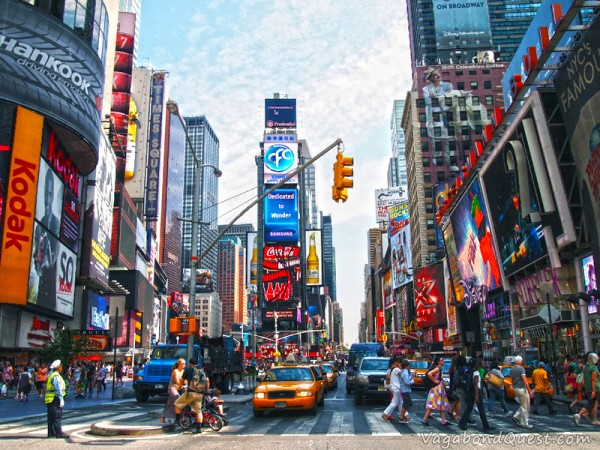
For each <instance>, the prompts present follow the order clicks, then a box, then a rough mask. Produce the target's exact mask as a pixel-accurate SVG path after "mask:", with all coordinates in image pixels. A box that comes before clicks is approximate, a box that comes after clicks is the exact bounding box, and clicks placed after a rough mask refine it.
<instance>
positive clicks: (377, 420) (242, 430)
mask: <svg viewBox="0 0 600 450" xmlns="http://www.w3.org/2000/svg"><path fill="white" fill-rule="evenodd" d="M249 408H251V406H250V405H247V406H245V407H240V408H232V409H231V410H230V413H229V425H228V426H226V427H223V428H222V429H221V430H220V431H219V432H218V433H219V434H226V435H238V436H243V435H249V436H261V435H277V436H295V437H298V436H310V435H330V436H348V435H373V436H398V435H415V434H428V433H437V434H449V435H453V434H462V433H463V431H462V430H461V429H459V428H458V426H457V424H456V423H455V424H454V425H452V426H442V424H441V420H440V418H439V416H436V417H432V418H430V420H429V423H430V426H425V425H423V424H422V423H421V418H420V416H418V415H414V414H413V418H412V420H411V421H410V422H408V423H400V422H399V421H398V420H394V421H391V422H387V421H384V420H382V418H381V411H380V410H379V409H377V410H373V409H371V410H355V411H347V410H346V411H344V410H332V409H327V408H325V409H323V410H320V411H319V413H318V414H317V415H315V416H311V415H308V414H278V415H274V414H267V415H265V416H264V417H254V416H253V415H252V414H249ZM161 410H162V408H160V409H155V410H154V409H153V410H148V409H138V410H135V411H131V408H117V409H115V408H111V409H110V410H108V409H107V410H99V409H97V408H96V409H90V410H86V409H80V410H71V411H66V412H65V414H64V417H63V431H64V432H65V433H67V434H70V435H72V436H77V437H87V438H88V439H101V438H100V437H92V436H91V435H89V434H87V433H88V431H89V430H90V428H91V426H92V424H94V423H96V422H100V421H104V420H112V421H119V422H120V423H123V424H125V423H136V424H145V425H158V420H159V417H160V411H161ZM473 419H474V420H475V422H476V423H475V424H472V425H469V428H468V430H467V433H469V434H480V433H482V428H481V423H480V422H479V417H478V416H476V415H474V416H473ZM489 422H490V424H491V425H492V426H493V427H494V428H495V429H496V430H495V433H500V432H502V433H509V432H511V433H541V432H543V433H547V432H550V433H552V432H555V433H563V432H569V431H575V430H578V431H586V432H587V431H592V429H591V428H590V429H588V427H585V430H584V427H582V428H577V427H575V426H574V424H573V423H572V422H571V420H570V417H569V416H567V415H559V416H553V417H547V416H532V417H531V420H530V422H531V424H532V425H533V426H534V428H533V429H532V430H523V429H521V428H518V427H516V426H515V425H514V423H513V422H512V421H511V420H510V419H509V418H506V417H494V418H489ZM211 433H213V432H209V434H211ZM46 434H47V425H46V415H45V414H40V415H37V416H30V417H25V418H15V419H14V420H8V421H3V423H2V424H0V440H2V439H3V438H6V437H22V438H40V437H44V436H46ZM176 435H177V433H172V436H176ZM165 437H166V436H165ZM137 439H143V437H141V436H140V437H137Z"/></svg>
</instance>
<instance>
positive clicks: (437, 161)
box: [435, 158, 444, 167]
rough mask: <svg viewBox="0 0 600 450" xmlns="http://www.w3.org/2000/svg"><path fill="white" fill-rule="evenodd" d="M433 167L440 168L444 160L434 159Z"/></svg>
mask: <svg viewBox="0 0 600 450" xmlns="http://www.w3.org/2000/svg"><path fill="white" fill-rule="evenodd" d="M435 165H436V166H437V167H442V166H443V165H444V158H435Z"/></svg>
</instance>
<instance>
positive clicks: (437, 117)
mask: <svg viewBox="0 0 600 450" xmlns="http://www.w3.org/2000/svg"><path fill="white" fill-rule="evenodd" d="M431 118H432V120H433V121H434V122H439V121H440V113H439V112H434V113H433V114H432V115H431Z"/></svg>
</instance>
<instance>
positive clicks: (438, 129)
mask: <svg viewBox="0 0 600 450" xmlns="http://www.w3.org/2000/svg"><path fill="white" fill-rule="evenodd" d="M433 135H434V136H435V137H442V128H441V127H433Z"/></svg>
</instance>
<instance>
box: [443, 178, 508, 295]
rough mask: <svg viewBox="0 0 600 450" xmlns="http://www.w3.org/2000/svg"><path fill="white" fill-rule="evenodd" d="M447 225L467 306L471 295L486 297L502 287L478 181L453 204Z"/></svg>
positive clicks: (487, 215)
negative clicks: (489, 291) (452, 235)
mask: <svg viewBox="0 0 600 450" xmlns="http://www.w3.org/2000/svg"><path fill="white" fill-rule="evenodd" d="M450 222H451V224H452V231H453V233H454V241H455V243H456V252H457V255H458V267H459V270H460V276H461V280H460V283H462V284H463V286H464V287H465V298H464V301H465V304H469V302H470V301H473V300H475V299H474V298H473V295H474V293H476V292H477V293H479V294H481V293H485V294H487V291H488V290H492V289H496V288H498V287H501V286H502V275H501V272H500V265H499V264H498V258H497V255H496V250H495V249H494V239H493V237H492V232H491V228H490V223H489V214H488V211H487V208H486V206H485V202H484V198H483V194H482V191H481V186H480V184H479V180H478V179H475V180H474V181H473V182H472V183H471V185H470V186H469V187H468V188H467V189H466V190H465V192H464V195H463V196H462V198H461V199H460V200H458V201H457V202H456V206H455V207H454V209H453V211H452V213H451V215H450ZM467 297H468V298H467ZM484 297H485V296H484Z"/></svg>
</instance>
